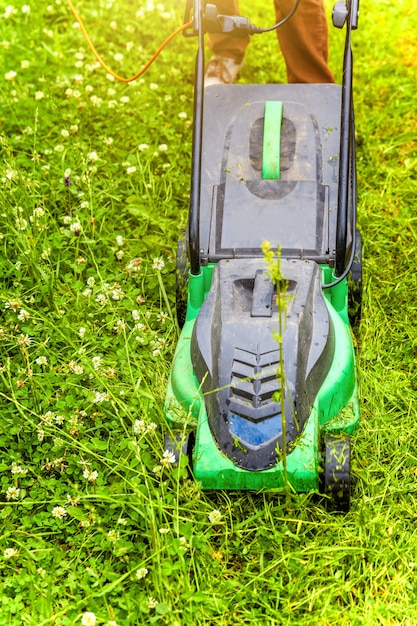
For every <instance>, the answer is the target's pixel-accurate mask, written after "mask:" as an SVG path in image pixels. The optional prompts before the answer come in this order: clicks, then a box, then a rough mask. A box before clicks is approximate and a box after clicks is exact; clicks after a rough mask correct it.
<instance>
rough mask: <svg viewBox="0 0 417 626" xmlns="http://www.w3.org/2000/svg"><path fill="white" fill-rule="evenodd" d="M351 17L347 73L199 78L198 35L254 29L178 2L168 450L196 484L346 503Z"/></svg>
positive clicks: (352, 184) (351, 287) (350, 380)
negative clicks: (189, 126)
mask: <svg viewBox="0 0 417 626" xmlns="http://www.w3.org/2000/svg"><path fill="white" fill-rule="evenodd" d="M357 19H358V4H357V2H354V1H353V0H347V4H345V3H344V2H338V3H337V4H336V5H335V8H334V11H333V23H334V25H335V26H337V27H339V28H343V27H344V28H345V30H346V39H345V51H344V64H343V83H342V85H334V84H317V85H316V84H291V85H287V84H269V85H239V84H237V85H218V86H217V85H212V86H209V87H207V88H205V89H204V86H203V81H204V33H205V32H207V31H209V32H224V31H227V32H229V33H230V32H234V33H236V34H237V35H239V34H240V33H241V32H246V33H247V32H249V33H255V32H262V29H259V28H257V27H255V26H253V25H251V24H250V23H249V21H248V20H246V19H245V18H241V17H233V16H232V17H230V16H222V15H219V14H218V11H217V8H216V7H215V6H214V5H211V4H207V5H206V4H204V6H203V4H201V3H200V2H199V0H197V1H196V2H194V4H193V6H188V7H187V11H186V18H185V21H187V22H188V21H190V20H191V21H192V27H190V31H188V32H187V34H189V35H192V36H196V37H198V39H199V46H198V52H197V59H196V77H195V100H194V129H193V155H192V156H193V158H192V181H191V200H190V211H189V219H188V229H187V235H186V237H185V238H184V241H180V243H179V247H178V261H177V273H178V284H177V292H178V293H177V311H178V317H179V321H180V325H181V326H182V331H181V334H180V337H179V341H178V345H177V349H176V352H175V356H174V360H173V364H172V371H171V375H170V380H169V385H168V389H167V394H166V402H165V415H166V418H167V420H168V421H169V422H170V423H171V429H170V430H171V432H170V435H169V436H168V437H167V439H166V448H167V449H168V450H169V451H170V452H171V453H172V454H175V455H176V458H177V459H178V458H179V456H180V455H181V454H186V455H188V457H189V460H190V468H191V471H192V474H193V476H194V477H195V479H196V480H198V481H199V482H200V483H201V485H202V488H203V489H207V490H219V489H227V490H241V489H250V490H280V489H288V488H289V489H291V490H293V491H294V492H316V493H323V494H324V495H325V496H326V502H327V503H328V504H329V505H330V507H332V508H333V509H336V510H340V511H346V510H348V509H349V505H350V438H349V436H350V435H351V434H352V433H353V432H354V431H355V430H356V428H357V426H358V421H359V404H358V389H357V380H356V371H355V355H354V346H353V341H352V327H353V326H355V325H357V324H358V321H359V316H360V308H361V242H360V235H359V232H358V230H357V227H356V204H357V199H356V196H357V192H356V171H355V143H354V142H355V131H354V114H353V104H352V51H351V31H352V30H354V29H356V28H357ZM265 30H269V29H265ZM265 241H268V242H270V244H271V246H272V248H268V247H267V246H265V245H264V244H263V242H265ZM271 249H272V251H275V250H276V251H277V253H276V255H274V260H273V261H271V260H270V258H269V261H268V257H270V256H271ZM183 284H186V286H187V291H186V296H185V297H184V295H183V290H182V287H183Z"/></svg>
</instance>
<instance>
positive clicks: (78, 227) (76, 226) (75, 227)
mask: <svg viewBox="0 0 417 626" xmlns="http://www.w3.org/2000/svg"><path fill="white" fill-rule="evenodd" d="M69 229H70V231H71V232H72V233H74V234H75V235H78V234H79V233H80V232H81V230H82V228H81V224H80V222H72V224H70V227H69Z"/></svg>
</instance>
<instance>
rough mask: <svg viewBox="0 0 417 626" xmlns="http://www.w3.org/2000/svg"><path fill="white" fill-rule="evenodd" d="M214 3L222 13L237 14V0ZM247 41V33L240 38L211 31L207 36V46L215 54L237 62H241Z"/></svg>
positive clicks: (220, 0)
mask: <svg viewBox="0 0 417 626" xmlns="http://www.w3.org/2000/svg"><path fill="white" fill-rule="evenodd" d="M215 4H216V6H217V8H218V11H219V13H220V14H222V15H239V4H238V0H218V1H217V2H216V3H215ZM248 43H249V35H248V36H247V37H242V38H241V37H230V36H229V35H219V34H215V33H212V34H209V36H208V47H209V48H210V50H211V51H212V52H213V54H214V55H215V56H221V57H226V58H228V59H233V60H234V61H235V63H238V64H241V63H243V57H244V56H245V50H246V47H247V45H248Z"/></svg>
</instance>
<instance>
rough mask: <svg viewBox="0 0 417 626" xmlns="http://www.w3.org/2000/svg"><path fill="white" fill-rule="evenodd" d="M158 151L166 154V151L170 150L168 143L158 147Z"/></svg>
mask: <svg viewBox="0 0 417 626" xmlns="http://www.w3.org/2000/svg"><path fill="white" fill-rule="evenodd" d="M158 150H159V151H160V152H166V151H167V150H168V146H167V144H166V143H161V145H160V146H158Z"/></svg>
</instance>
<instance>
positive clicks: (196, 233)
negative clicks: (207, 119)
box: [188, 0, 204, 276]
mask: <svg viewBox="0 0 417 626" xmlns="http://www.w3.org/2000/svg"><path fill="white" fill-rule="evenodd" d="M194 30H196V31H197V33H198V50H197V55H196V61H195V75H194V76H195V78H194V109H193V146H192V164H191V188H190V209H189V216H188V255H189V259H190V270H191V274H192V275H193V276H198V275H199V274H200V195H201V161H202V143H203V112H204V110H203V107H204V30H203V9H202V3H201V0H195V2H194Z"/></svg>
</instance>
